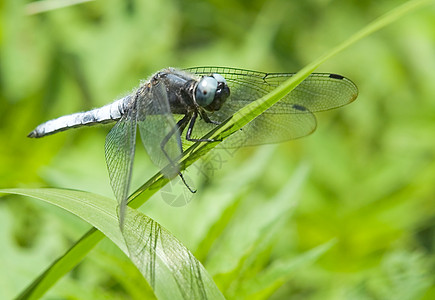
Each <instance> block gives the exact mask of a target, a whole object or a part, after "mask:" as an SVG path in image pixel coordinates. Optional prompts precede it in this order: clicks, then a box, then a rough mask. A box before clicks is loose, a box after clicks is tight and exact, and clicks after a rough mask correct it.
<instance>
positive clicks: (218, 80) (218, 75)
mask: <svg viewBox="0 0 435 300" xmlns="http://www.w3.org/2000/svg"><path fill="white" fill-rule="evenodd" d="M213 77H214V78H215V79H216V80H217V82H218V83H224V84H227V81H226V80H225V78H224V77H223V76H222V75H221V74H217V73H214V74H213Z"/></svg>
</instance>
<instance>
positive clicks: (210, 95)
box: [195, 77, 218, 107]
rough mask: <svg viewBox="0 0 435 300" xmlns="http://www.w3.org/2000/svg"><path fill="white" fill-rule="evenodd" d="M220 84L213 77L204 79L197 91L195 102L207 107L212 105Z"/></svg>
mask: <svg viewBox="0 0 435 300" xmlns="http://www.w3.org/2000/svg"><path fill="white" fill-rule="evenodd" d="M217 86H218V82H217V80H216V79H215V78H213V77H203V78H202V79H201V80H200V81H199V83H198V86H197V87H196V91H195V101H196V103H197V104H198V105H199V106H201V107H205V106H207V105H209V104H210V103H212V101H213V99H214V95H215V94H216V89H217Z"/></svg>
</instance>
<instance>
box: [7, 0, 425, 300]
mask: <svg viewBox="0 0 435 300" xmlns="http://www.w3.org/2000/svg"><path fill="white" fill-rule="evenodd" d="M431 2H432V1H430V0H416V1H409V2H406V3H405V4H403V5H401V6H398V7H397V8H395V9H393V10H391V11H390V12H388V13H386V14H385V15H383V16H381V17H380V18H378V19H376V20H375V21H373V22H372V23H370V24H368V25H367V26H365V27H364V28H363V29H362V30H360V31H359V32H357V33H355V34H354V35H352V36H351V37H350V38H349V39H347V40H346V41H344V42H343V43H342V44H340V45H338V46H337V47H335V48H334V49H332V50H331V51H329V52H328V53H326V54H325V55H323V56H321V57H320V58H318V59H317V60H315V61H314V62H313V63H311V64H309V65H307V66H306V67H305V68H303V69H302V70H301V71H299V72H298V73H297V74H296V76H293V77H292V78H291V79H290V80H289V81H287V82H286V83H284V84H282V85H281V86H280V87H279V88H278V89H276V90H274V91H272V92H271V93H270V94H268V95H267V96H265V97H263V98H261V99H259V100H258V101H255V102H253V103H252V104H251V105H249V106H247V107H245V108H244V109H242V110H241V111H240V112H238V113H236V114H235V115H234V117H233V118H232V119H230V120H229V121H228V122H226V123H225V124H222V125H221V126H219V127H218V128H216V129H215V130H213V131H212V132H210V134H209V135H208V136H210V137H212V138H219V137H222V138H224V137H226V136H228V135H230V134H231V133H232V132H235V131H236V130H238V129H240V128H241V127H243V126H244V125H246V124H247V123H248V122H249V121H251V120H252V119H253V118H255V116H258V115H259V114H261V113H262V112H263V111H265V110H266V109H267V108H269V107H270V106H271V105H273V104H274V103H276V102H277V101H279V99H280V98H281V97H282V96H283V95H285V94H287V93H289V92H290V91H291V90H292V89H294V88H295V87H296V86H297V84H299V83H300V82H301V81H302V80H303V79H304V78H306V77H307V76H308V75H309V74H310V73H311V72H313V71H314V70H315V69H316V68H317V67H318V66H319V65H320V64H322V63H323V62H325V61H326V60H327V59H329V58H331V57H332V56H334V55H336V54H338V53H339V52H341V51H343V50H345V49H347V48H348V47H350V46H351V45H353V44H354V43H356V42H357V41H359V40H361V39H363V38H364V37H366V36H368V35H370V34H373V33H374V32H376V31H377V30H380V29H382V28H384V27H385V26H387V25H389V24H391V23H392V22H394V21H396V20H398V19H399V18H401V17H403V16H404V15H406V14H408V13H410V12H411V11H413V10H415V9H417V8H421V7H422V6H423V5H427V4H429V3H431ZM217 144H218V143H217V142H216V143H202V144H201V143H200V144H195V145H193V146H192V147H191V148H189V152H187V153H186V154H185V155H184V157H183V159H182V161H181V167H182V168H183V169H185V168H187V167H188V166H189V165H191V164H192V163H194V162H195V161H196V160H197V159H198V158H199V157H201V156H202V155H203V154H205V153H206V152H208V151H210V150H211V149H212V148H214V147H215V146H216V145H217ZM190 151H191V152H190ZM167 182H168V179H166V178H164V177H163V176H162V175H161V174H156V175H155V176H154V177H153V178H151V179H150V180H149V181H148V182H147V183H145V184H144V185H143V186H141V187H140V188H139V189H138V190H137V191H136V192H134V193H133V194H132V195H131V196H130V206H132V207H139V206H141V205H142V204H143V203H145V202H146V201H147V200H148V199H149V198H150V197H151V196H152V195H153V194H154V193H155V192H156V191H158V190H159V189H160V188H161V187H162V186H163V185H165V184H166V183H167ZM9 191H10V192H11V190H9ZM139 196H140V197H139ZM101 238H102V234H101V233H99V231H97V230H94V229H93V230H90V231H89V232H88V233H87V234H86V235H85V236H84V237H83V238H82V239H81V240H79V241H78V242H77V243H76V244H75V245H74V246H73V247H72V248H71V249H70V250H69V251H68V252H67V253H66V254H65V255H64V256H62V257H61V258H59V259H58V260H57V261H55V262H54V263H53V265H52V266H51V267H50V269H49V270H47V271H46V272H45V273H44V274H45V276H44V274H43V275H41V276H40V277H38V278H37V279H36V280H35V281H34V283H33V284H32V285H31V286H29V288H28V289H27V290H26V292H25V293H26V295H36V294H35V293H36V292H38V294H37V295H39V296H40V295H42V294H43V293H44V292H45V291H46V290H48V288H49V287H50V286H52V285H53V284H54V283H55V282H56V281H57V280H58V279H59V278H61V277H62V276H63V275H64V274H65V273H67V272H68V271H69V270H70V269H71V268H72V267H73V266H74V265H75V264H76V263H77V262H78V261H80V259H81V258H82V257H84V256H85V254H86V253H87V252H89V251H90V250H91V249H92V248H93V246H94V245H95V244H96V243H97V242H98V241H99V240H100V239H101ZM54 270H56V271H54ZM47 272H48V273H47ZM48 274H49V275H48ZM22 295H24V292H23V294H22Z"/></svg>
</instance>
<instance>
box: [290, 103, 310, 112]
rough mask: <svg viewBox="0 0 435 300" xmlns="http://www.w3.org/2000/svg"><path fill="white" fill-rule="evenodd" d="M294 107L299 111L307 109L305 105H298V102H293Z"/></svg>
mask: <svg viewBox="0 0 435 300" xmlns="http://www.w3.org/2000/svg"><path fill="white" fill-rule="evenodd" d="M292 107H293V108H294V109H296V110H300V111H307V108H306V107H305V106H302V105H299V104H293V106H292Z"/></svg>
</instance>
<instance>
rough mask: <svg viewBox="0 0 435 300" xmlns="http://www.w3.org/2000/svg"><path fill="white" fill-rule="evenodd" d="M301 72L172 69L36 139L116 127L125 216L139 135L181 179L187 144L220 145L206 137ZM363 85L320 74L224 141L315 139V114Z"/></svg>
mask: <svg viewBox="0 0 435 300" xmlns="http://www.w3.org/2000/svg"><path fill="white" fill-rule="evenodd" d="M294 74H295V73H263V72H257V71H250V70H244V69H237V68H229V67H194V68H188V69H176V68H166V69H163V70H161V71H159V72H157V73H155V74H154V75H152V76H151V77H150V78H149V79H148V80H147V81H145V82H143V83H142V84H141V85H140V86H139V87H138V88H137V89H136V91H135V92H133V93H131V94H129V95H127V96H125V97H123V98H121V99H118V100H116V101H114V102H113V103H111V104H108V105H105V106H103V107H100V108H96V109H93V110H90V111H86V112H79V113H74V114H70V115H65V116H62V117H60V118H57V119H54V120H51V121H47V122H45V123H43V124H41V125H39V126H37V127H36V129H35V130H33V131H32V132H31V133H30V134H29V135H28V137H31V138H40V137H44V136H47V135H51V134H54V133H57V132H60V131H64V130H67V129H70V128H76V127H82V126H88V125H95V124H101V123H103V124H104V123H111V122H116V124H115V125H114V127H113V128H112V129H111V130H110V132H109V133H108V135H107V137H106V141H105V156H106V164H107V168H108V173H109V177H110V183H111V186H112V189H113V192H114V194H115V198H116V199H117V201H118V203H119V206H120V211H121V213H120V214H121V216H123V214H124V211H125V207H126V205H127V198H128V192H129V188H130V181H131V176H132V168H133V158H134V153H135V144H136V132H137V128H139V132H140V137H141V140H142V143H143V145H144V147H145V150H146V152H147V154H148V155H149V156H150V159H151V161H152V162H153V163H154V164H155V165H156V166H157V167H159V168H160V169H161V170H162V173H163V175H164V176H166V177H167V178H169V179H171V178H174V177H176V176H177V175H179V176H180V178H181V179H182V181H183V182H184V183H185V185H186V187H187V188H188V189H189V190H190V191H191V192H195V191H194V190H192V189H191V188H190V187H189V186H188V185H187V183H186V182H185V180H184V178H183V175H182V173H181V172H180V166H179V164H178V163H177V160H178V159H179V158H180V157H181V155H182V153H183V149H185V148H186V145H188V144H189V143H193V142H214V140H212V139H207V138H203V136H204V135H205V134H206V133H207V132H209V131H210V130H212V129H213V128H215V127H216V126H218V125H219V124H221V123H222V122H224V121H226V120H227V119H229V118H231V116H232V115H233V114H234V113H235V112H237V111H238V110H240V109H241V108H243V107H244V106H246V105H248V104H249V103H251V102H253V101H255V100H257V99H259V98H261V97H263V96H264V95H266V94H268V93H269V92H271V91H272V90H274V89H275V88H277V87H278V86H280V85H281V84H282V83H283V82H285V81H286V80H288V79H289V78H290V77H292V76H294ZM357 96H358V89H357V87H356V85H355V84H354V83H353V82H352V81H351V80H350V79H348V78H346V77H344V76H341V75H337V74H330V73H313V74H311V75H309V76H308V77H307V78H306V79H305V80H304V81H302V82H301V83H300V84H299V85H298V86H297V87H296V88H295V89H294V90H293V91H291V92H290V93H289V94H287V95H286V96H284V97H283V98H282V99H281V100H280V101H278V102H277V103H276V104H274V105H273V106H272V107H270V108H269V109H267V110H266V111H265V112H264V113H262V114H261V115H259V116H258V117H256V118H255V119H254V120H252V121H251V122H250V123H248V124H247V125H245V126H244V127H243V128H242V129H241V130H239V131H237V132H236V133H234V134H233V135H231V136H229V137H228V138H227V139H225V140H224V146H226V147H229V148H235V147H244V146H254V145H261V144H270V143H279V142H284V141H288V140H292V139H296V138H300V137H303V136H306V135H309V134H311V133H312V132H313V131H314V130H315V129H316V126H317V122H316V117H315V116H314V114H313V113H314V112H319V111H325V110H329V109H333V108H337V107H340V106H343V105H346V104H348V103H351V102H352V101H354V100H355V99H356V98H357Z"/></svg>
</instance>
